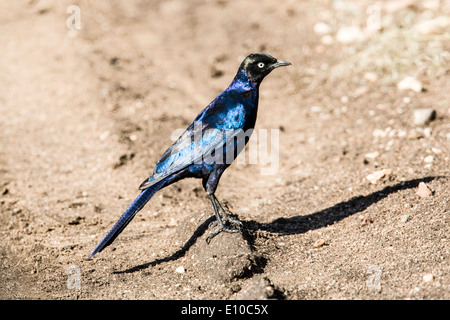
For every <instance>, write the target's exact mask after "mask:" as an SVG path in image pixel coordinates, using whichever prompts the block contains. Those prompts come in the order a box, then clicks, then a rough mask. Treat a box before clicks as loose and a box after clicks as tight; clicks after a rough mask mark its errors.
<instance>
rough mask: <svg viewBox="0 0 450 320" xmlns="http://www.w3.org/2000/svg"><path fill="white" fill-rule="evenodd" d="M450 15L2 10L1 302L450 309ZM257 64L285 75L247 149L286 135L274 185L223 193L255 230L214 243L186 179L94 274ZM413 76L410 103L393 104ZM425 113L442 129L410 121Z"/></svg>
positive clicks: (254, 174) (327, 7) (255, 183)
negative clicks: (186, 135) (148, 194)
mask: <svg viewBox="0 0 450 320" xmlns="http://www.w3.org/2000/svg"><path fill="white" fill-rule="evenodd" d="M70 5H77V6H78V8H79V9H80V17H81V20H80V21H81V29H76V28H75V29H74V28H73V27H76V24H73V23H72V22H76V20H74V17H75V16H71V15H72V14H76V12H75V13H74V12H72V11H70V10H69V13H68V12H67V10H68V8H69V9H70V7H69V6H70ZM449 14H450V3H449V1H413V0H409V1H405V0H401V1H379V2H375V3H374V2H373V1H362V0H361V1H338V0H334V1H331V0H330V1H325V0H323V1H270V0H258V1H247V0H246V1H224V0H211V1H196V0H194V1H182V0H168V1H139V0H130V1H87V0H78V1H50V0H48V1H44V0H42V1H33V0H22V1H12V0H10V1H1V3H0V43H1V50H0V70H1V73H0V112H1V116H0V126H1V137H0V146H1V148H0V205H1V206H0V208H1V216H0V237H1V238H0V243H1V245H0V254H1V257H0V283H1V287H0V298H2V299H258V298H274V299H450V268H449V259H450V255H449V253H450V249H449V247H450V238H449V234H450V220H449V214H450V212H449V209H450V204H449V203H450V188H449V181H450V169H449V167H450V160H449V157H450V148H449V145H450V127H449V124H450V95H449V88H450V71H449V70H450V69H449V62H450V58H449V52H448V50H449V49H450V45H449V43H450V41H449V39H450V36H449V33H448V30H450V24H449V21H448V16H449ZM446 19H447V20H446ZM252 52H266V53H269V54H271V55H273V56H275V57H277V58H279V59H285V60H289V61H291V62H292V66H290V67H287V68H280V69H277V70H275V71H274V72H273V73H272V74H270V75H269V76H268V77H267V78H266V79H265V81H264V82H263V84H262V85H261V90H260V93H261V94H260V104H259V114H258V121H257V128H256V129H257V132H256V133H255V135H256V137H258V132H263V130H262V129H266V130H268V131H269V133H270V130H271V129H276V132H278V133H279V140H278V141H276V142H278V149H276V148H274V149H273V151H274V152H276V150H278V158H277V159H279V161H278V169H277V170H275V171H276V172H275V173H273V172H272V173H271V174H264V171H263V170H262V169H264V168H267V167H268V164H265V163H264V161H263V160H264V159H260V160H259V161H258V163H257V164H249V163H245V164H233V165H232V166H231V167H230V168H229V169H228V170H227V172H226V173H225V174H224V175H223V177H222V179H221V183H220V186H219V188H218V191H217V196H218V198H219V199H221V200H222V201H223V202H224V203H225V204H226V205H227V207H228V208H229V210H230V211H231V212H232V213H233V214H234V215H235V216H236V217H238V218H239V219H240V220H241V221H242V222H243V225H244V227H245V231H244V232H243V233H242V234H229V233H222V234H220V235H218V236H217V237H215V238H214V239H213V240H212V241H211V243H210V244H209V245H208V244H207V243H206V242H205V238H206V236H207V234H208V232H209V231H208V226H209V224H210V223H211V222H212V221H213V210H212V206H211V204H210V202H209V200H208V198H207V197H206V195H205V193H204V191H203V189H202V187H201V181H199V180H195V179H190V180H185V181H180V182H178V183H176V184H174V185H172V186H170V187H168V188H166V189H163V190H161V191H160V192H159V193H157V194H156V195H155V197H154V198H153V199H152V200H151V201H150V202H149V203H148V204H147V205H146V207H145V208H144V209H143V210H142V211H141V212H140V213H139V214H138V215H137V216H136V218H135V219H134V220H133V221H132V223H131V224H130V225H129V226H128V227H127V228H126V229H125V231H124V232H123V233H122V234H121V235H120V236H119V237H118V238H117V239H116V241H115V242H114V243H113V245H112V246H110V247H108V248H107V249H105V250H104V251H103V252H101V253H100V254H98V255H97V256H95V257H94V258H93V259H88V258H87V256H88V254H89V253H90V251H91V250H92V249H93V248H94V247H95V245H96V244H97V243H98V242H99V241H100V239H101V238H102V237H103V236H104V235H105V233H106V232H107V231H108V230H109V228H110V227H111V226H112V225H113V223H114V222H115V221H116V220H117V219H118V218H119V216H120V215H121V214H122V212H123V211H124V210H125V209H126V208H127V206H128V205H129V204H130V203H131V201H132V200H133V199H134V198H135V197H136V196H137V195H138V193H139V190H138V188H137V187H138V186H139V184H140V183H141V182H142V181H143V180H144V179H145V178H147V177H148V175H149V174H150V173H151V172H152V171H153V168H154V165H155V163H156V162H157V160H158V159H159V157H160V156H161V155H162V153H163V152H164V151H165V150H166V148H167V147H168V146H169V145H170V144H171V143H172V141H173V139H174V138H176V134H177V133H178V134H179V133H180V131H179V130H180V129H184V128H186V127H187V126H188V125H189V124H190V123H191V121H192V120H193V119H194V117H195V116H196V115H197V114H198V113H199V112H200V111H201V110H202V109H203V107H204V106H206V105H207V104H208V103H209V102H210V101H211V100H212V99H213V98H214V97H215V96H216V95H217V94H218V93H220V92H221V91H222V90H223V89H224V88H226V87H227V86H228V84H229V83H230V82H231V79H232V78H233V76H234V75H235V73H236V70H237V67H238V66H239V64H240V62H241V61H242V59H243V58H244V57H245V56H246V55H247V54H249V53H252ZM405 77H412V78H413V79H415V80H416V81H419V83H418V85H419V89H416V90H414V88H413V89H412V90H411V89H409V90H408V89H407V90H400V89H399V88H398V87H397V84H398V83H399V82H400V81H401V80H402V79H403V78H405ZM419 108H433V109H434V110H435V112H436V117H435V119H434V120H432V121H431V122H429V123H426V124H423V125H417V124H415V123H414V121H413V112H414V110H415V109H419ZM258 130H259V131H258ZM270 137H271V135H269V137H268V139H270ZM273 137H274V139H275V136H273ZM259 138H260V140H262V138H263V136H259ZM271 151H272V150H271ZM274 164H276V163H275V162H274ZM380 170H385V171H384V172H385V173H386V174H385V176H384V177H381V178H380V179H377V180H376V181H374V183H371V182H370V181H369V180H368V179H367V176H368V175H369V174H372V173H374V172H377V171H380ZM421 182H423V183H424V184H425V186H426V188H427V190H430V191H431V193H430V194H422V195H418V194H417V192H418V190H419V184H420V183H421Z"/></svg>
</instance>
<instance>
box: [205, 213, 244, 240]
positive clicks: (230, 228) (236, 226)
mask: <svg viewBox="0 0 450 320" xmlns="http://www.w3.org/2000/svg"><path fill="white" fill-rule="evenodd" d="M223 220H224V223H221V224H219V225H217V224H218V223H217V221H214V222H211V224H210V225H209V228H211V227H212V226H213V225H216V226H215V227H214V229H213V230H212V231H211V232H210V234H209V235H208V236H207V237H206V243H208V244H209V243H210V242H211V239H212V238H214V237H215V236H217V235H218V234H219V233H221V232H222V231H225V232H230V233H236V232H241V228H242V222H241V221H239V220H238V219H236V218H233V217H225V218H224V219H223Z"/></svg>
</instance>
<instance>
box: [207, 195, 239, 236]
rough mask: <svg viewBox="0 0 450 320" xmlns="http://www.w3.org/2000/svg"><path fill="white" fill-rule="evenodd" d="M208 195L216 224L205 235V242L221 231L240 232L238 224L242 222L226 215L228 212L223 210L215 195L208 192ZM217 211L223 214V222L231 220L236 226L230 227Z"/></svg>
mask: <svg viewBox="0 0 450 320" xmlns="http://www.w3.org/2000/svg"><path fill="white" fill-rule="evenodd" d="M208 197H209V199H210V200H211V203H212V205H213V208H214V214H215V216H216V219H217V224H218V225H217V226H216V227H215V228H214V230H213V231H211V233H210V234H209V235H208V236H207V237H206V242H207V243H209V242H210V241H211V239H212V238H214V237H215V236H216V235H218V234H219V233H220V232H222V231H226V232H240V231H241V230H240V226H241V225H242V223H241V222H240V221H239V220H237V219H234V218H231V217H229V216H228V214H227V213H226V212H225V209H224V208H223V207H222V205H221V204H220V202H219V200H217V198H216V196H215V195H214V194H208ZM219 211H222V213H223V214H224V220H225V222H233V223H235V224H237V225H238V228H236V227H231V226H229V225H228V224H224V223H223V220H222V217H221V216H220V213H219Z"/></svg>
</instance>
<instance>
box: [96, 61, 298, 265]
mask: <svg viewBox="0 0 450 320" xmlns="http://www.w3.org/2000/svg"><path fill="white" fill-rule="evenodd" d="M288 65H291V63H290V62H289V61H284V60H278V59H276V58H274V57H272V56H271V55H269V54H266V53H252V54H250V55H248V56H247V57H246V58H245V59H244V60H243V61H242V63H241V64H240V66H239V68H238V71H237V73H236V76H235V77H234V78H233V80H232V82H231V84H230V85H229V86H228V87H227V88H226V89H225V90H224V91H223V92H222V93H220V94H219V95H218V96H217V97H216V98H215V99H214V100H213V101H212V102H211V103H209V104H208V105H207V106H206V108H205V109H203V110H202V111H201V112H200V113H199V114H198V115H197V117H196V118H195V119H194V121H193V122H192V123H191V124H190V125H189V127H188V128H187V129H186V130H185V131H184V132H183V133H182V134H181V136H180V137H179V138H178V139H177V140H176V141H175V142H174V143H173V144H172V145H171V146H170V147H169V148H168V149H167V150H166V151H165V152H164V154H163V155H162V156H161V158H160V159H159V161H158V162H157V164H156V166H155V169H154V171H153V173H152V174H151V175H150V176H149V178H148V179H146V180H144V182H142V183H141V185H140V186H139V189H140V194H139V195H138V196H137V198H136V199H135V200H134V201H133V202H132V203H131V205H130V206H129V207H128V208H127V209H126V210H125V212H124V213H123V214H122V216H121V217H120V218H119V220H118V221H117V222H116V223H115V224H114V225H113V226H112V228H111V229H110V230H109V231H108V233H107V234H106V235H105V237H104V238H103V239H102V240H101V241H100V243H99V244H98V245H97V246H96V247H95V248H94V250H93V251H92V252H91V253H90V254H89V258H92V257H93V256H94V255H96V254H97V253H99V252H101V251H102V250H103V249H105V248H106V247H107V246H109V245H110V244H111V243H112V242H113V241H114V240H115V239H116V237H117V236H118V235H119V234H120V233H121V232H122V231H123V230H124V228H125V227H126V226H127V225H128V224H129V223H130V222H131V220H132V219H133V218H134V217H135V215H136V214H137V213H138V212H139V211H140V210H141V209H142V208H143V207H144V206H145V205H146V204H147V202H148V201H149V200H150V199H151V198H152V197H153V196H154V195H155V193H156V192H158V191H159V190H161V189H163V188H165V187H167V186H169V185H171V184H173V183H175V182H177V181H179V180H181V179H185V178H199V179H202V185H203V188H204V190H205V191H206V194H207V196H208V197H209V200H210V201H211V204H212V206H213V209H214V215H215V217H216V222H215V224H216V227H215V228H214V229H213V230H212V231H211V233H210V234H209V235H208V236H207V238H206V241H207V242H208V243H209V242H210V241H211V239H212V238H213V237H215V236H216V235H217V234H219V233H220V232H222V231H225V232H239V231H241V227H242V223H241V222H240V221H239V220H237V219H235V218H233V217H231V216H229V215H228V214H227V213H226V211H225V209H224V208H223V206H222V205H221V203H220V202H219V200H218V199H217V197H216V196H215V191H216V189H217V186H218V184H219V180H220V178H221V176H222V174H223V173H224V171H225V170H226V169H227V168H228V167H229V166H230V165H231V164H232V162H233V160H234V159H235V158H236V157H237V155H238V154H239V152H240V151H242V149H243V148H244V147H245V145H246V143H247V142H248V140H249V138H250V136H251V133H252V132H253V129H254V127H255V123H256V116H257V111H258V101H259V87H260V84H261V82H262V80H263V79H264V78H265V77H266V76H267V75H268V74H269V73H270V72H271V71H272V70H274V69H276V68H279V67H283V66H288Z"/></svg>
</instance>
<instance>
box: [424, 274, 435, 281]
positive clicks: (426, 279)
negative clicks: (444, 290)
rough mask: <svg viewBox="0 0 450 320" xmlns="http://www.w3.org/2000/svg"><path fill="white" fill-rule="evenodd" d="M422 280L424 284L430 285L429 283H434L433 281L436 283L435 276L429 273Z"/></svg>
mask: <svg viewBox="0 0 450 320" xmlns="http://www.w3.org/2000/svg"><path fill="white" fill-rule="evenodd" d="M422 279H423V282H427V283H429V282H433V281H434V276H433V274H432V273H427V274H425V275H424V276H423V278H422Z"/></svg>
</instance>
